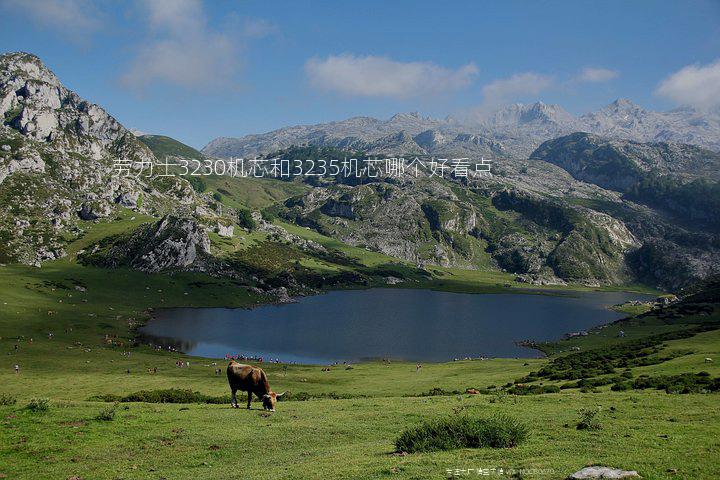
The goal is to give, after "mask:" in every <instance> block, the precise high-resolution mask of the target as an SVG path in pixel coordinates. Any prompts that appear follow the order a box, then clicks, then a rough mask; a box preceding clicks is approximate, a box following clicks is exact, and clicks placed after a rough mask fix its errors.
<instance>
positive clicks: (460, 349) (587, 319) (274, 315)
mask: <svg viewBox="0 0 720 480" xmlns="http://www.w3.org/2000/svg"><path fill="white" fill-rule="evenodd" d="M369 290H373V293H372V294H371V295H372V299H371V300H367V298H368V294H367V292H369ZM431 292H432V293H431ZM322 293H323V294H322V295H312V296H303V297H295V298H293V301H292V302H280V303H263V304H257V305H253V306H244V307H229V308H225V307H211V308H209V309H208V308H207V307H187V308H186V307H167V308H166V307H163V308H154V309H149V310H148V312H147V313H148V316H149V319H148V321H147V322H145V323H144V324H143V325H142V326H139V327H138V329H137V330H136V336H135V339H136V341H138V342H139V343H148V342H149V343H152V344H157V343H162V344H163V345H172V346H174V348H175V351H181V352H186V353H187V354H189V355H192V356H198V357H203V358H214V359H217V358H222V357H223V356H224V355H225V354H247V356H250V357H259V356H261V357H265V358H268V357H270V358H280V359H282V360H283V361H282V362H281V363H298V364H330V363H333V362H338V361H339V362H342V361H346V362H348V363H358V362H360V361H366V360H367V359H368V358H370V359H372V358H395V359H397V360H395V361H402V360H405V361H408V362H415V361H419V362H426V363H427V362H432V363H444V362H448V361H453V360H454V359H455V360H457V359H470V358H473V359H481V358H526V359H527V358H538V357H544V356H545V353H544V352H543V351H542V350H541V349H539V348H537V347H535V346H533V343H545V342H555V341H558V340H560V338H562V336H563V335H566V334H570V333H572V332H575V331H576V330H578V329H581V330H592V329H595V328H598V327H601V326H602V325H606V324H609V323H612V322H614V321H617V320H619V319H621V318H623V317H621V316H620V314H618V312H614V311H613V310H611V309H610V307H611V306H612V305H614V304H616V303H617V300H618V299H625V298H628V297H629V296H633V297H634V296H635V295H641V296H647V294H632V293H628V292H622V293H619V292H578V291H571V290H566V291H564V292H562V293H561V294H559V295H549V296H546V295H527V294H526V293H527V292H517V291H516V292H512V294H514V295H516V296H517V298H516V300H522V301H521V302H520V303H522V304H527V305H528V307H524V306H519V305H518V302H517V301H515V302H512V301H511V303H510V304H508V302H507V301H506V300H507V298H506V295H507V294H503V295H500V294H485V295H477V294H465V293H458V292H445V291H434V290H427V289H409V288H402V289H397V288H382V287H381V288H375V289H343V290H331V291H324V292H322ZM345 293H347V295H344V294H345ZM328 296H334V297H332V298H330V299H327V300H323V299H326V298H327V297H328ZM339 298H345V299H355V300H353V301H354V302H360V303H352V302H351V304H350V306H349V307H348V308H351V310H352V309H356V310H358V312H360V311H363V312H364V310H366V309H367V308H370V312H369V313H358V312H353V313H348V312H345V313H344V315H345V316H347V317H348V318H346V319H342V318H340V319H338V314H339V313H342V308H343V307H345V306H346V305H345V303H343V302H342V301H341V302H340V303H341V305H340V306H337V308H335V307H333V308H335V310H333V311H332V313H329V312H328V311H327V310H328V307H327V304H328V303H330V304H332V303H333V302H339V301H340V300H338V299H339ZM428 298H432V299H434V300H428ZM526 298H527V299H528V300H527V301H525V300H524V299H526ZM603 298H605V299H606V300H602V299H603ZM360 299H361V300H360ZM397 299H400V300H401V303H402V305H404V307H403V308H410V309H411V310H412V311H413V313H412V314H410V313H407V312H405V313H402V309H401V310H400V311H399V312H398V311H395V312H394V313H390V315H395V316H397V315H398V314H400V317H399V318H394V317H393V319H390V320H387V321H386V322H385V323H383V322H382V321H379V320H378V319H377V318H376V317H383V315H385V316H387V315H388V313H387V312H386V311H388V309H390V310H392V306H393V302H394V301H396V300H397ZM410 299H412V300H410ZM417 302H420V304H422V305H424V307H423V308H419V310H417V309H418V307H417V306H416V303H417ZM422 302H429V303H425V304H423V303H422ZM488 302H490V304H491V305H493V308H494V309H495V310H494V311H496V312H497V315H496V316H495V317H492V318H490V317H487V316H486V317H483V316H482V315H480V316H479V317H477V318H476V317H474V316H473V314H471V312H472V311H473V310H472V309H473V308H474V309H476V310H475V313H477V314H480V313H483V309H484V308H485V307H484V305H485V304H487V303H488ZM378 303H379V304H380V306H378V305H377V304H378ZM369 304H375V305H374V306H370V307H368V305H369ZM455 304H459V305H466V306H467V305H469V307H468V308H470V312H468V311H463V308H465V307H459V306H456V305H455ZM383 305H385V307H383ZM439 306H441V308H442V309H441V310H438V311H435V313H429V314H425V313H423V312H424V311H425V310H428V311H432V310H433V309H435V310H437V309H438V308H440V307H439ZM256 307H262V308H261V309H258V308H256ZM271 307H276V308H275V309H270V310H268V309H269V308H271ZM286 307H290V310H288V309H287V308H286ZM523 308H529V309H530V310H527V311H523V310H522V309H523ZM263 309H264V310H263ZM318 309H319V310H318ZM453 309H455V310H457V311H454V310H453ZM508 309H510V310H508ZM518 309H519V310H518ZM538 309H539V313H538V312H536V310H538ZM553 309H554V310H553ZM415 310H417V311H415ZM564 310H568V313H562V312H563V311H564ZM172 312H176V313H177V316H178V317H179V318H180V320H173V321H170V320H168V315H170V314H171V313H172ZM190 312H192V313H190ZM292 312H294V313H292ZM448 312H449V313H448ZM504 312H508V313H507V315H509V316H510V318H509V319H508V318H506V319H505V321H504V322H502V324H497V323H496V322H497V320H496V319H497V318H501V317H503V315H505V313H504ZM203 315H207V316H208V317H207V318H206V319H204V320H203V318H202V317H203ZM403 315H404V316H403ZM418 315H419V316H418ZM537 315H540V316H539V317H537ZM198 317H200V318H198ZM217 317H221V318H222V320H218V318H217ZM536 317H537V318H536ZM576 317H582V318H579V319H578V318H576ZM330 318H332V321H330V320H327V319H330ZM242 319H245V320H242ZM253 319H254V320H253ZM322 319H325V320H322ZM453 319H454V320H453ZM243 321H246V322H259V323H252V325H253V327H251V329H250V330H247V331H244V332H243V333H242V335H241V337H242V338H243V342H245V343H243V345H241V347H242V348H238V345H233V344H232V342H229V340H228V338H232V337H233V336H235V337H237V334H238V331H240V330H239V329H238V328H237V327H236V326H234V325H237V322H243ZM323 321H326V322H327V321H330V323H329V324H322V323H319V322H323ZM453 321H454V322H458V321H459V322H462V326H461V327H458V326H457V325H454V324H453V325H451V324H450V323H448V322H453ZM160 322H165V325H164V328H170V330H169V331H168V330H164V331H160V330H158V329H159V328H161V327H160V326H159V324H160ZM168 322H170V323H168ZM178 322H179V324H178ZM199 322H200V323H203V324H204V325H205V326H204V328H203V329H202V330H210V332H209V333H208V332H206V331H203V332H202V335H201V336H202V339H201V340H200V343H199V344H197V343H196V344H193V343H192V342H191V340H192V341H196V340H197V338H194V339H193V338H192V334H189V333H188V332H191V331H193V329H198V325H199V324H200V323H199ZM207 322H216V323H210V325H213V326H212V327H208V323H207ZM217 322H221V323H217ZM233 322H235V323H233ZM278 322H282V327H278ZM168 325H169V326H170V327H168ZM178 325H181V327H180V326H178ZM423 325H425V326H424V327H423ZM520 325H525V326H524V327H521V326H520ZM528 325H529V326H530V327H528ZM578 325H579V326H578ZM363 327H364V329H365V330H368V329H371V330H372V329H374V330H373V332H374V333H373V335H376V336H377V335H379V337H372V335H370V334H369V333H367V332H366V331H365V332H363ZM581 327H582V328H581ZM173 328H183V329H184V330H183V332H182V333H177V332H175V333H173V330H172V329H173ZM218 328H222V329H225V333H224V336H223V335H216V334H215V333H214V332H215V331H216V330H217V329H218ZM327 328H331V329H335V333H336V334H338V335H340V338H341V339H342V338H343V337H342V335H350V333H352V335H356V336H357V338H358V339H364V338H367V339H371V340H367V341H370V342H371V343H370V344H369V347H368V348H370V350H369V351H360V350H358V348H359V347H357V346H355V345H354V343H355V342H354V341H350V340H343V341H347V343H348V348H349V350H348V351H344V350H342V349H338V348H339V347H338V348H335V347H333V348H331V349H330V350H329V351H328V352H327V353H325V352H326V351H325V347H322V346H318V345H319V344H315V343H313V342H317V341H318V340H317V338H315V337H318V336H322V335H323V333H322V332H323V331H325V330H326V329H327ZM425 328H430V329H431V330H429V331H428V332H427V333H418V332H417V331H416V330H419V331H425V330H424V329H425ZM526 328H530V331H531V332H533V333H531V334H530V335H528V334H526V333H521V332H525V330H524V329H526ZM438 329H439V330H438ZM513 329H515V330H513ZM518 329H519V330H518ZM198 330H199V329H198ZM455 330H457V332H455ZM308 331H310V332H315V333H313V334H312V335H310V337H308V338H309V340H307V341H308V342H309V343H303V342H300V340H299V339H301V338H305V337H307V336H308V335H309V334H308V333H307V332H308ZM293 332H294V333H293ZM318 332H320V333H318ZM380 332H382V333H380ZM387 332H390V334H391V335H395V336H396V337H397V338H398V340H402V341H405V342H406V343H407V342H411V343H412V342H416V343H417V344H418V345H420V344H426V346H427V348H429V349H430V350H429V352H430V353H427V352H425V353H422V354H421V353H418V351H414V350H413V349H414V348H415V347H412V346H411V345H410V344H402V342H401V344H400V345H393V344H392V343H391V342H387V341H385V340H383V335H386V334H388V333H387ZM448 332H450V333H448ZM458 332H466V335H468V336H469V337H472V338H476V339H477V341H478V342H479V343H475V344H471V342H469V341H468V340H467V339H466V338H464V337H463V336H462V335H461V334H460V333H458ZM473 332H474V333H473ZM548 332H549V333H548ZM178 335H180V336H179V337H178ZM188 335H189V336H188ZM423 335H425V336H426V337H432V338H435V341H433V342H432V343H430V344H428V343H427V339H426V338H425V337H423ZM252 338H255V343H253V342H252V341H251V340H250V339H252ZM493 338H495V339H494V340H493ZM171 339H175V340H176V341H175V342H174V343H173V342H170V340H171ZM280 339H281V340H280ZM159 340H163V341H162V342H160V341H159ZM277 341H282V342H285V344H286V345H290V344H293V345H296V347H293V348H295V349H296V350H292V349H291V351H292V352H293V353H288V350H287V349H285V347H283V348H280V349H279V350H278V349H277V348H276V347H277V345H275V346H273V345H274V342H277ZM326 341H327V342H329V343H328V345H330V344H335V343H337V342H338V341H339V340H337V339H333V340H332V341H331V340H330V339H326ZM502 341H505V343H504V344H502V343H501V342H502ZM208 342H209V343H208ZM248 342H250V343H248ZM443 342H445V343H443ZM448 342H451V343H448ZM508 342H510V343H512V346H509V343H508ZM180 345H183V347H180ZM198 345H199V346H198ZM211 345H212V347H211ZM308 345H315V348H316V350H317V351H319V352H323V353H322V354H320V357H317V356H313V355H315V354H309V353H307V349H308V348H310V347H309V346H308ZM382 345H385V347H382ZM443 345H444V347H442V346H443ZM448 345H456V346H457V347H452V346H448ZM473 345H476V348H474V347H473ZM502 345H504V347H503V346H502ZM188 347H189V348H188ZM442 348H445V349H446V350H445V351H446V352H447V353H444V354H443V353H439V351H438V349H442ZM473 348H474V349H473ZM208 349H213V354H209V353H208V352H209V350H208ZM372 349H375V350H372ZM421 350H422V349H421ZM528 350H529V351H532V352H534V353H535V354H536V355H529V352H528ZM219 351H220V352H223V353H220V354H218V352H219ZM303 351H304V352H306V353H298V352H303ZM279 352H280V353H279ZM397 352H399V353H397ZM286 357H290V359H289V360H288V361H287V362H286V361H285V359H286ZM361 357H362V358H361Z"/></svg>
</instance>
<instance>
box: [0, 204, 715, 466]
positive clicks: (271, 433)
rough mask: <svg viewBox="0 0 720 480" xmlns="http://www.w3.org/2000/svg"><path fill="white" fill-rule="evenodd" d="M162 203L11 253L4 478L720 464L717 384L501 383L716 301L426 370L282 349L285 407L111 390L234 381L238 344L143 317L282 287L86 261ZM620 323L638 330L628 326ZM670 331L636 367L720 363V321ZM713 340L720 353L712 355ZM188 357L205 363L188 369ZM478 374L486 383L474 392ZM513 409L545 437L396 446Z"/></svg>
mask: <svg viewBox="0 0 720 480" xmlns="http://www.w3.org/2000/svg"><path fill="white" fill-rule="evenodd" d="M147 220H148V218H143V217H140V216H136V215H131V214H128V215H127V216H124V217H123V218H121V219H119V220H117V221H115V222H112V223H98V224H96V225H95V226H93V227H92V228H90V229H89V231H88V233H87V234H86V235H85V236H84V237H83V238H81V239H79V240H78V241H76V242H75V243H73V244H72V245H71V246H70V248H69V249H68V253H69V255H68V257H67V258H65V259H63V260H59V261H54V262H49V263H47V264H44V265H43V266H42V268H34V267H26V266H18V265H3V266H0V355H2V358H3V359H4V360H3V362H2V365H1V366H2V368H1V369H0V403H5V404H4V405H0V478H10V479H14V478H20V479H25V478H32V479H40V478H48V479H84V480H88V479H185V478H188V479H189V478H212V479H230V478H246V479H256V478H257V479H261V478H292V479H294V478H302V479H312V478H348V479H354V478H415V479H428V478H448V477H457V478H462V477H463V476H477V473H476V471H474V470H468V469H478V468H479V469H488V471H489V470H490V469H496V470H495V471H494V473H493V475H495V477H494V478H538V479H558V478H565V477H566V476H567V475H569V474H570V473H572V472H574V471H576V470H579V469H580V468H582V467H584V466H586V465H591V464H604V465H610V466H614V467H620V468H624V469H634V470H637V471H638V472H639V473H640V474H641V475H642V476H643V477H644V478H647V479H677V478H684V479H711V478H720V460H718V459H719V458H720V401H718V400H719V399H720V397H719V396H718V393H710V394H696V393H691V394H682V395H680V394H667V393H665V392H664V391H662V390H654V389H652V390H651V389H648V390H627V391H612V390H611V385H610V384H607V385H603V386H599V387H597V388H593V389H579V388H564V389H562V390H560V392H559V393H548V394H541V395H510V394H508V393H507V392H506V391H505V390H504V389H503V388H502V387H503V386H507V385H509V384H512V383H514V382H516V380H517V379H521V378H522V377H524V376H526V375H528V374H529V373H530V372H534V371H538V370H539V369H541V368H542V367H543V366H545V365H547V364H548V361H550V360H552V358H557V356H562V355H567V354H568V353H569V352H571V351H585V350H588V349H591V348H597V347H601V346H607V345H614V344H622V342H625V341H630V340H633V339H642V338H645V337H647V336H649V335H656V334H659V333H663V332H668V331H673V330H682V329H686V328H690V326H691V325H698V324H702V323H703V322H712V321H714V322H717V321H718V319H719V317H720V314H719V313H718V310H717V309H715V310H714V311H713V312H712V313H711V314H710V315H702V316H700V315H698V316H692V315H690V316H687V317H682V318H681V319H680V320H674V321H668V320H665V319H664V318H661V317H659V316H658V317H653V316H652V315H649V316H646V317H638V318H636V319H631V320H629V321H627V322H625V323H619V324H613V325H610V326H608V327H605V328H602V329H598V330H596V331H593V332H591V334H590V335H588V336H587V337H582V338H574V339H570V340H568V341H563V342H558V343H557V344H553V345H551V346H548V349H549V351H550V352H551V353H552V354H553V355H555V356H553V357H551V358H550V360H548V359H490V360H474V361H461V362H450V363H443V364H424V366H423V368H422V370H421V371H420V372H416V369H415V365H414V364H409V363H403V362H391V363H384V362H368V363H362V364H357V365H353V368H352V369H346V368H345V367H344V366H336V367H332V368H331V369H330V371H322V370H321V367H320V366H313V365H275V364H266V365H263V368H265V370H266V371H267V373H268V375H269V379H270V385H271V387H272V388H273V389H274V390H275V391H283V390H289V391H290V392H291V395H292V396H291V398H290V401H283V402H281V403H279V405H278V409H277V412H275V413H272V414H270V413H266V412H264V411H262V410H261V409H260V404H259V403H258V402H255V403H254V407H253V410H251V411H247V410H245V409H238V410H236V409H232V408H230V406H229V404H227V403H220V404H205V403H190V404H178V403H140V402H121V403H117V404H115V403H113V402H104V401H101V400H100V399H98V396H103V395H108V394H112V395H117V396H125V395H128V394H131V393H133V392H138V391H141V390H149V391H152V390H160V389H171V388H175V389H190V390H193V391H197V392H200V393H203V394H205V395H210V396H217V397H224V396H227V395H228V394H229V390H228V387H227V380H226V378H225V374H224V366H225V362H224V361H220V360H212V359H203V358H195V357H188V356H186V355H183V354H181V353H176V352H168V351H157V350H154V349H152V348H150V347H148V346H142V345H139V346H134V345H133V338H134V333H133V330H134V328H135V327H137V326H138V325H139V324H141V323H142V322H144V321H146V320H147V319H148V315H149V309H152V308H161V307H171V306H172V307H176V306H184V307H200V306H206V307H212V306H224V307H252V306H254V305H258V304H260V303H262V302H264V301H266V300H267V299H264V298H261V297H259V296H257V295H256V294H253V293H252V292H250V291H249V290H247V289H245V288H243V287H241V286H238V285H237V284H235V283H233V282H232V281H231V280H227V279H217V278H211V277H208V276H205V275H202V274H195V273H178V274H174V275H159V274H157V275H148V274H145V273H141V272H137V271H132V270H124V269H118V270H103V269H99V268H94V267H87V266H82V265H79V264H77V263H76V262H75V261H74V259H75V255H76V253H77V252H78V251H79V250H81V249H82V248H85V247H86V246H87V245H89V244H91V243H93V242H94V241H97V240H98V239H99V238H102V237H103V236H107V235H109V234H113V233H118V232H120V231H123V229H126V228H129V227H131V226H133V225H136V224H138V223H140V222H142V221H147ZM288 228H290V227H288ZM292 228H293V229H294V231H295V232H296V233H298V234H302V235H303V236H305V237H306V238H312V239H314V240H315V241H318V242H319V243H323V244H324V245H326V246H327V247H330V248H337V249H344V253H346V255H348V256H352V257H354V258H356V259H358V261H359V262H360V263H361V264H362V265H364V266H365V267H367V268H372V267H374V266H378V265H383V264H386V263H388V261H389V260H392V259H390V257H385V256H382V255H380V254H377V253H373V252H369V251H367V250H365V249H361V248H356V247H348V246H344V245H342V244H338V245H335V244H333V243H332V242H334V240H332V239H328V238H327V237H322V236H319V235H318V234H316V233H314V232H311V231H309V230H307V229H303V228H301V227H292ZM253 235H255V234H253ZM215 240H216V241H217V240H218V239H215ZM254 241H255V240H254V237H252V236H251V235H247V236H246V238H245V239H243V240H242V242H238V243H233V242H230V244H227V245H225V246H224V247H217V245H216V246H215V247H214V248H226V249H228V250H237V249H242V248H247V245H248V244H252V243H253V242H254ZM243 242H245V243H243ZM327 267H328V268H342V266H340V267H333V266H332V265H329V266H327ZM434 275H435V278H434V279H433V280H427V281H426V283H420V284H418V285H416V286H421V287H425V288H441V289H446V290H453V291H470V292H473V291H477V292H483V291H518V290H520V289H519V288H518V287H516V286H512V287H506V286H505V283H507V282H509V281H510V276H509V275H507V274H503V273H501V272H479V271H475V272H464V271H459V270H453V269H438V271H437V272H434ZM638 288H639V289H640V290H642V291H647V289H642V287H638ZM555 290H557V289H556V288H555V289H553V288H547V289H540V291H541V292H542V293H553V292H554V291H555ZM534 291H535V292H537V290H534ZM620 329H622V330H623V331H624V332H625V337H623V338H620V337H618V332H619V330H620ZM50 334H52V335H50ZM573 347H575V348H573ZM657 348H658V352H657V353H655V354H653V355H654V357H661V356H663V355H666V354H667V355H668V359H667V360H663V361H660V362H657V363H651V364H648V365H638V366H631V367H630V368H628V369H627V370H628V371H629V373H628V374H629V375H631V376H632V377H638V376H640V375H643V374H644V375H650V376H657V375H675V374H679V373H688V372H689V373H698V372H701V371H705V372H708V373H709V374H710V375H711V376H713V377H716V376H719V375H720V367H718V364H717V363H716V362H718V361H720V330H711V331H705V332H702V333H699V334H697V335H693V336H690V337H687V338H678V339H673V340H668V341H664V342H662V343H661V344H660V345H659V346H658V347H657ZM673 352H681V353H682V354H678V355H671V354H672V353H673ZM706 357H711V358H713V359H714V362H710V363H706V362H705V358H706ZM178 360H183V361H185V362H190V366H189V367H186V368H178V367H177V366H176V362H177V361H178ZM215 362H216V363H217V365H214V363H215ZM16 364H17V365H19V366H20V373H18V374H16V373H15V370H14V365H16ZM216 368H222V369H223V373H222V375H216V373H215V369H216ZM155 369H157V373H152V372H154V371H155ZM536 383H538V384H541V385H561V384H563V383H564V381H563V380H548V379H540V380H538V381H536ZM469 388H474V389H478V390H480V391H482V393H481V394H476V395H470V394H466V393H465V391H466V390H467V389H469ZM431 393H433V394H431ZM33 398H47V399H49V404H48V408H47V410H44V411H43V409H42V408H39V409H36V410H33V409H30V408H27V405H28V403H29V402H30V401H31V399H33ZM301 400H302V401H301ZM13 401H14V402H15V403H13ZM581 409H588V410H592V411H595V410H597V411H598V413H597V415H596V419H597V421H598V422H599V423H600V424H601V426H602V428H601V429H599V430H593V431H590V430H579V429H577V428H576V425H577V423H578V422H579V420H580V410H581ZM499 414H505V415H510V416H512V417H513V418H515V419H517V420H519V421H521V422H523V423H524V424H525V425H526V426H527V427H528V430H529V438H528V440H527V441H526V442H524V443H522V444H520V445H518V446H516V447H513V448H510V449H492V448H481V449H458V450H449V451H441V452H432V453H413V454H397V453H394V450H395V447H394V442H395V440H396V439H397V438H398V436H399V435H400V433H401V432H402V431H403V430H404V429H406V428H411V427H414V426H417V425H419V424H420V423H421V422H422V421H424V420H427V419H434V418H443V417H447V416H452V415H472V416H493V415H499ZM500 468H502V469H504V471H503V473H502V474H500V473H498V470H497V469H500ZM456 469H458V470H456ZM469 471H472V472H473V473H472V474H471V473H467V472H469Z"/></svg>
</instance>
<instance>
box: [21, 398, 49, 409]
mask: <svg viewBox="0 0 720 480" xmlns="http://www.w3.org/2000/svg"><path fill="white" fill-rule="evenodd" d="M26 408H27V409H28V410H30V411H31V412H47V411H48V410H50V400H48V399H47V398H31V399H30V402H28V404H27V407H26Z"/></svg>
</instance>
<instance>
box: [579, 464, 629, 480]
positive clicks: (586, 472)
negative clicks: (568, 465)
mask: <svg viewBox="0 0 720 480" xmlns="http://www.w3.org/2000/svg"><path fill="white" fill-rule="evenodd" d="M567 478H568V480H590V479H598V478H602V479H615V480H619V479H623V478H640V475H638V473H637V472H636V471H635V470H621V469H619V468H611V467H601V466H593V467H585V468H583V469H582V470H579V471H577V472H575V473H573V474H572V475H570V476H569V477H567Z"/></svg>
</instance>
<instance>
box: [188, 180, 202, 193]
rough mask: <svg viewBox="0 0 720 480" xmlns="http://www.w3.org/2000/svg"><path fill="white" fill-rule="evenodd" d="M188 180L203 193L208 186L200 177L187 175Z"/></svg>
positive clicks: (195, 188) (196, 189)
mask: <svg viewBox="0 0 720 480" xmlns="http://www.w3.org/2000/svg"><path fill="white" fill-rule="evenodd" d="M187 181H188V182H190V185H192V187H193V190H195V191H196V192H197V193H202V192H204V191H205V189H206V188H207V186H206V185H205V182H204V181H203V179H202V178H200V177H197V176H189V177H187Z"/></svg>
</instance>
